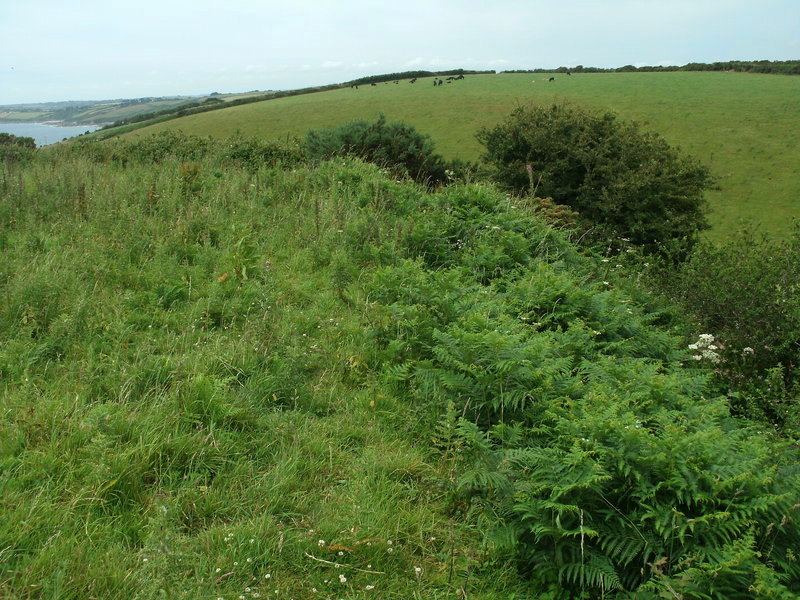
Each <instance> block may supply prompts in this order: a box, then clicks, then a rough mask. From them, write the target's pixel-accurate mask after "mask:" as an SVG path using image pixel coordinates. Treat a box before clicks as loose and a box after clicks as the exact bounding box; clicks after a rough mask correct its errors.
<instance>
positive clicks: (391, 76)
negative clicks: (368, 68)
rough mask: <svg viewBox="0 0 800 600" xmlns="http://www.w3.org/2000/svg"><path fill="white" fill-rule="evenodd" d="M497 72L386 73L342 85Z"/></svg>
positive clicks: (466, 70) (452, 70)
mask: <svg viewBox="0 0 800 600" xmlns="http://www.w3.org/2000/svg"><path fill="white" fill-rule="evenodd" d="M495 73H496V71H472V70H469V69H451V70H449V71H403V72H401V73H384V74H383V75H370V76H368V77H360V78H358V79H354V80H353V81H348V82H347V83H344V84H342V85H345V86H350V85H367V84H370V83H383V82H384V81H396V80H398V79H414V78H416V77H445V76H450V75H494V74H495Z"/></svg>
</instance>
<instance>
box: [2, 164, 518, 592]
mask: <svg viewBox="0 0 800 600" xmlns="http://www.w3.org/2000/svg"><path fill="white" fill-rule="evenodd" d="M59 153H60V155H53V154H52V153H51V154H50V155H43V156H41V157H39V159H37V161H35V162H34V163H32V164H30V165H29V166H27V167H23V166H19V165H18V166H17V167H15V168H14V169H13V170H10V169H9V170H6V171H5V172H4V174H3V181H2V184H0V189H1V190H2V197H1V198H2V201H1V203H0V207H1V210H2V215H3V217H2V219H0V223H1V225H0V241H1V242H2V259H1V262H0V298H2V299H1V300H0V430H1V431H2V435H0V512H2V515H3V518H2V519H0V597H2V598H14V599H23V598H53V599H55V598H58V599H68V598H69V599H72V598H74V599H86V598H90V597H94V598H104V599H112V598H142V599H144V598H147V599H150V598H157V597H165V598H220V597H221V598H226V599H228V598H238V597H240V596H242V595H243V596H245V597H247V598H251V597H252V598H255V597H259V596H260V597H262V598H263V597H267V595H269V596H270V597H281V598H282V597H287V598H289V597H294V598H310V597H317V596H320V597H362V596H363V597H369V595H370V592H371V591H372V590H367V589H366V586H374V590H375V591H374V592H372V595H373V596H374V595H375V594H376V593H377V594H380V595H381V597H408V595H407V594H409V593H411V594H418V595H419V597H426V598H438V597H445V596H446V595H448V594H451V592H448V591H447V590H452V589H454V586H457V585H459V582H461V583H463V577H461V578H459V577H458V575H457V574H455V575H452V574H449V571H448V568H449V567H448V565H453V564H457V565H468V564H472V563H474V562H475V561H474V555H473V554H471V552H473V549H476V548H479V546H480V537H479V536H478V535H477V534H476V533H475V532H473V531H471V530H470V529H469V528H466V527H462V526H458V525H456V524H455V523H453V522H452V520H451V518H450V517H449V516H448V515H447V513H446V511H444V499H443V497H442V493H441V491H440V489H439V488H438V487H437V484H436V483H435V482H436V481H438V480H439V479H440V477H441V474H440V472H439V469H440V467H439V466H438V464H437V463H436V461H432V460H431V455H430V452H429V451H428V450H427V449H426V446H427V443H426V434H425V433H424V432H422V431H418V430H417V429H416V428H415V416H414V414H413V412H410V413H408V412H406V411H405V409H404V408H403V406H402V404H401V403H400V401H399V400H397V399H395V398H394V397H393V396H392V394H391V393H390V392H388V391H387V390H385V389H384V388H383V384H381V383H380V382H379V381H377V380H375V379H374V378H372V377H370V376H369V375H368V373H367V371H366V370H365V369H364V368H363V361H362V358H361V357H362V356H363V355H365V354H366V350H365V347H366V346H365V344H368V343H369V342H368V340H366V339H365V337H364V335H363V325H364V319H365V318H366V316H365V314H364V309H363V307H350V306H348V305H347V304H345V303H343V301H342V299H341V298H340V296H339V295H338V294H337V292H336V290H335V288H334V287H333V286H331V285H329V282H330V281H331V279H332V277H333V271H334V269H335V264H334V263H335V261H332V257H333V256H334V255H335V252H336V248H337V245H338V243H339V242H338V240H340V239H341V236H342V234H341V230H342V229H343V228H344V227H346V225H347V222H348V218H349V211H351V210H352V208H351V207H354V206H358V204H359V203H373V202H381V201H382V200H381V198H382V197H383V195H385V194H386V186H387V185H397V184H390V183H388V182H387V181H386V180H385V179H384V178H383V175H382V174H381V173H380V172H379V171H378V170H377V169H375V168H373V167H370V166H366V165H360V166H355V167H353V166H350V167H348V168H342V167H339V166H337V165H328V166H325V167H323V168H320V169H319V170H317V171H308V170H304V169H299V170H292V169H291V168H277V167H276V168H261V169H258V170H256V171H253V170H252V169H250V168H247V167H237V166H235V164H233V163H230V162H228V163H224V164H223V163H221V162H220V161H219V159H218V157H207V158H203V159H199V160H195V161H186V160H183V159H179V158H174V157H171V158H166V159H164V160H162V161H161V162H160V163H159V164H158V165H151V164H144V163H140V162H136V161H130V162H127V163H125V164H124V166H123V163H121V162H119V161H116V162H114V161H112V162H98V161H96V160H90V159H89V158H87V157H86V156H84V155H82V154H81V153H79V152H71V151H68V150H60V151H59ZM408 193H421V192H419V191H412V192H408ZM315 206H316V207H317V215H316V220H315V214H314V212H315V209H314V207H315ZM320 540H324V543H323V542H320ZM326 561H327V562H326ZM336 564H341V566H339V567H337V566H336ZM415 567H419V568H420V569H421V571H420V572H417V571H415V569H414V568H415ZM420 573H422V575H421V576H420ZM339 575H342V576H343V577H344V579H346V581H343V580H340V579H339ZM482 585H483V586H484V587H488V588H491V587H497V588H500V589H501V588H502V587H503V585H502V584H500V583H498V585H497V586H495V585H494V584H493V583H492V584H489V583H484V584H482ZM312 588H316V589H317V590H318V592H313V591H312ZM276 590H277V592H276ZM487 593H488V594H489V595H491V591H487Z"/></svg>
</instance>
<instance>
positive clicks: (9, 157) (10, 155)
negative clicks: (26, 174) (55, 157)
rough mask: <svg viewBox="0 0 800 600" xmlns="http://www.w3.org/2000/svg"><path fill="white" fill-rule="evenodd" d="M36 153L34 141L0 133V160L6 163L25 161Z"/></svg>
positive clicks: (29, 138)
mask: <svg viewBox="0 0 800 600" xmlns="http://www.w3.org/2000/svg"><path fill="white" fill-rule="evenodd" d="M35 151H36V140H34V139H33V138H32V137H21V136H17V135H11V134H10V133H0V160H4V161H6V162H9V163H11V162H16V161H26V160H30V159H31V158H32V157H33V153H34V152H35Z"/></svg>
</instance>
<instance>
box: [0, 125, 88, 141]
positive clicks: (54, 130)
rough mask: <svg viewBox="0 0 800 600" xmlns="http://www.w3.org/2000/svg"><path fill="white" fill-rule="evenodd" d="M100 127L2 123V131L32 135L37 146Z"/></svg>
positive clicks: (18, 134)
mask: <svg viewBox="0 0 800 600" xmlns="http://www.w3.org/2000/svg"><path fill="white" fill-rule="evenodd" d="M97 129H100V127H98V126H97V125H63V126H62V125H53V124H50V123H0V133H10V134H11V135H16V136H19V137H32V138H33V139H34V140H36V145H37V146H47V145H48V144H55V143H56V142H60V141H61V140H63V139H65V138H71V137H75V136H76V135H82V134H84V133H86V132H87V131H95V130H97Z"/></svg>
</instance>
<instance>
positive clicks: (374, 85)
mask: <svg viewBox="0 0 800 600" xmlns="http://www.w3.org/2000/svg"><path fill="white" fill-rule="evenodd" d="M370 85H371V86H372V87H378V86H377V85H376V84H374V83H370Z"/></svg>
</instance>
